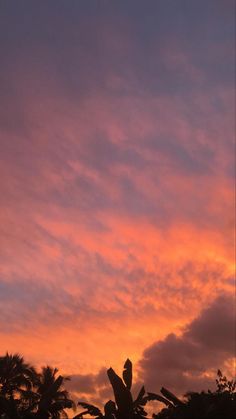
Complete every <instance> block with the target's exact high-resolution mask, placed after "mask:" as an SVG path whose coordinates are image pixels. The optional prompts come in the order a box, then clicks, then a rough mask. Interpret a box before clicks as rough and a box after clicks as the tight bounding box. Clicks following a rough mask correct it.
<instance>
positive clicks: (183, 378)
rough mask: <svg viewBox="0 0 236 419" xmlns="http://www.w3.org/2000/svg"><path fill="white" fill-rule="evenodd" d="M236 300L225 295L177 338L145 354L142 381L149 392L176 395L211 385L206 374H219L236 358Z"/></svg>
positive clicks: (148, 349)
mask: <svg viewBox="0 0 236 419" xmlns="http://www.w3.org/2000/svg"><path fill="white" fill-rule="evenodd" d="M234 304H235V301H234V299H233V297H231V296H228V295H222V296H220V297H218V298H217V299H216V300H215V301H214V302H213V303H212V304H211V305H210V306H209V307H208V308H206V309H205V310H203V311H202V312H201V313H200V315H199V316H198V317H197V318H196V319H195V320H193V321H192V322H191V323H190V324H189V325H188V326H187V327H186V328H185V330H184V331H183V333H182V335H180V336H178V335H176V334H174V333H171V334H169V335H168V336H167V337H166V338H165V339H164V340H162V341H157V342H155V343H153V344H152V345H151V346H149V347H148V348H147V349H146V350H145V351H144V353H143V358H142V359H141V361H140V363H139V365H140V367H141V370H140V378H141V379H142V380H143V381H144V382H145V384H146V386H147V388H148V389H149V390H150V391H159V390H160V388H161V387H162V386H164V387H167V388H169V389H170V390H172V391H176V392H180V393H183V392H186V391H191V390H197V389H198V390H199V389H202V388H206V387H207V386H212V379H209V378H207V376H206V372H207V371H209V370H211V371H213V370H214V371H215V372H216V371H217V369H218V368H222V366H223V364H224V362H225V361H227V360H229V359H231V358H233V357H234V356H235V309H234V307H235V305H234Z"/></svg>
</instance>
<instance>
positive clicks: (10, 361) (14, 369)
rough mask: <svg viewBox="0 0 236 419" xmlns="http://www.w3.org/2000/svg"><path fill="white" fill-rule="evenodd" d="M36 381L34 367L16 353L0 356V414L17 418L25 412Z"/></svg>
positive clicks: (30, 400)
mask: <svg viewBox="0 0 236 419" xmlns="http://www.w3.org/2000/svg"><path fill="white" fill-rule="evenodd" d="M36 382H37V373H36V371H35V369H34V368H33V367H32V366H31V365H29V364H27V363H25V361H24V358H23V357H21V356H20V355H18V354H14V355H9V354H8V353H7V354H6V355H5V356H2V357H0V416H3V415H5V417H9V418H14V419H17V418H18V417H21V416H22V415H23V413H24V412H27V411H28V409H29V407H30V405H31V402H32V399H33V398H34V393H33V391H32V390H33V387H34V385H35V384H36Z"/></svg>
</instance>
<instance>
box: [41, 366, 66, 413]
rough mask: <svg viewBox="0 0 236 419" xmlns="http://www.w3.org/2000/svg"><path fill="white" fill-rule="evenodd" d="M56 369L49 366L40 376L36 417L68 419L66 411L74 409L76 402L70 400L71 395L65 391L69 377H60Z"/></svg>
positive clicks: (43, 369)
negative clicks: (64, 387)
mask: <svg viewBox="0 0 236 419" xmlns="http://www.w3.org/2000/svg"><path fill="white" fill-rule="evenodd" d="M57 373H58V370H57V369H56V368H51V367H49V366H47V367H44V368H42V372H41V374H39V380H38V385H37V389H36V393H37V396H38V401H37V406H38V408H37V412H36V417H38V418H40V419H48V418H52V419H59V418H60V417H64V418H67V417H68V415H67V413H66V412H65V409H70V408H73V407H74V402H73V401H72V400H71V399H70V398H69V393H68V392H67V391H66V390H65V389H63V386H64V383H65V381H67V380H69V377H63V376H61V375H58V376H57Z"/></svg>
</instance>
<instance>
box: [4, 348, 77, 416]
mask: <svg viewBox="0 0 236 419" xmlns="http://www.w3.org/2000/svg"><path fill="white" fill-rule="evenodd" d="M57 373H58V370H57V369H56V368H51V367H44V368H42V371H41V373H37V372H36V370H35V369H34V368H33V367H32V366H30V365H29V364H26V363H25V361H24V359H23V357H21V356H20V355H18V354H15V355H9V354H8V353H7V354H6V355H5V356H3V357H1V358H0V418H1V419H33V418H37V419H59V418H67V417H68V415H67V413H66V412H65V409H70V408H73V407H74V402H73V401H72V400H71V399H70V398H69V393H68V392H67V391H66V390H65V389H64V388H63V386H64V383H65V381H66V380H68V379H69V378H68V377H63V376H61V375H58V376H57Z"/></svg>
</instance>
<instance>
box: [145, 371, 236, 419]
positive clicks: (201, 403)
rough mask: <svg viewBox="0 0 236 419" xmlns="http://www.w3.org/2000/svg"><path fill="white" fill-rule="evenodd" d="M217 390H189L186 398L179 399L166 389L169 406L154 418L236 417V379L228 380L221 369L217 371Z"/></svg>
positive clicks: (220, 418)
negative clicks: (199, 391) (198, 391)
mask: <svg viewBox="0 0 236 419" xmlns="http://www.w3.org/2000/svg"><path fill="white" fill-rule="evenodd" d="M217 376H218V378H217V379H216V385H217V390H216V391H215V392H212V391H210V390H208V391H207V392H205V391H202V392H201V393H197V392H189V393H187V394H186V395H185V400H184V401H181V400H179V399H178V398H177V397H176V396H175V395H173V394H172V393H170V392H169V391H168V390H166V389H163V388H162V389H161V392H162V394H163V395H164V396H165V397H166V398H167V400H169V401H170V405H169V406H168V408H165V409H162V411H161V412H160V413H158V414H156V415H153V418H154V419H233V418H235V417H236V392H235V388H236V381H234V380H232V381H228V380H227V378H226V377H225V376H223V375H222V373H221V371H220V370H218V372H217Z"/></svg>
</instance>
